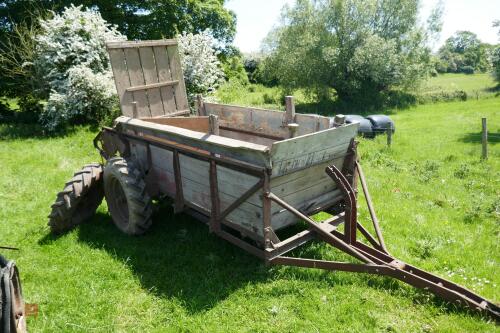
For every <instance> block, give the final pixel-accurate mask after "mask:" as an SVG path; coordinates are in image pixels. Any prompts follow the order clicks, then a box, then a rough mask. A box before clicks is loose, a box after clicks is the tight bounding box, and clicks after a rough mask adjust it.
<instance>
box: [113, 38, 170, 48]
mask: <svg viewBox="0 0 500 333" xmlns="http://www.w3.org/2000/svg"><path fill="white" fill-rule="evenodd" d="M168 45H177V41H176V40H175V39H161V40H138V41H120V42H107V43H106V48H107V49H108V50H109V49H125V48H131V47H133V48H138V47H143V46H168Z"/></svg>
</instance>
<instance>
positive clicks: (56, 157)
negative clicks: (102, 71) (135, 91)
mask: <svg viewBox="0 0 500 333" xmlns="http://www.w3.org/2000/svg"><path fill="white" fill-rule="evenodd" d="M245 98H248V97H245ZM245 101H246V100H245ZM248 102H251V103H253V102H255V101H252V100H248ZM241 104H246V103H241ZM255 104H258V103H255ZM482 116H486V117H488V121H489V124H490V125H489V127H490V132H491V133H492V135H491V138H490V139H491V141H492V142H491V144H490V158H489V160H488V161H485V162H482V161H480V152H481V144H480V136H479V133H480V119H481V117H482ZM393 119H394V120H395V123H396V134H395V136H394V141H393V146H392V148H390V149H388V148H387V147H386V145H385V137H383V136H381V137H378V138H377V139H376V140H364V139H361V144H360V148H359V149H360V154H361V158H362V163H363V165H364V168H365V173H366V174H367V178H368V182H369V186H370V188H371V192H372V197H373V200H374V202H375V205H376V208H377V212H378V215H379V218H380V220H381V224H382V228H383V231H384V234H385V238H386V243H387V244H388V247H389V250H390V251H391V252H392V253H393V254H394V255H395V256H397V257H399V258H400V259H402V260H404V261H407V262H409V263H413V264H415V265H417V266H420V267H422V268H424V269H426V270H429V271H431V272H433V273H436V274H438V275H440V276H443V277H446V278H449V279H451V280H452V281H455V282H457V283H460V284H463V285H465V286H466V287H468V288H470V289H472V290H473V291H475V292H478V293H480V294H482V295H484V296H486V297H487V298H489V299H491V300H494V301H497V302H498V301H499V300H500V289H499V288H498V286H499V285H500V275H499V274H498V268H499V265H500V251H499V244H500V243H499V235H500V228H499V227H500V190H499V189H500V149H499V148H500V145H499V142H500V98H490V99H482V100H478V101H475V100H473V101H467V102H454V103H437V104H432V105H420V106H417V107H413V108H410V109H407V110H404V111H401V112H399V113H397V114H395V115H394V116H393ZM37 133H38V130H37V127H36V126H29V125H15V124H11V125H0V167H1V170H2V172H1V173H0V245H6V246H16V247H19V248H20V249H21V250H20V251H18V252H17V251H9V252H7V251H4V252H3V254H5V255H6V256H8V257H9V258H11V259H14V260H16V261H17V264H18V266H19V269H20V272H21V278H22V281H23V289H24V295H25V298H26V301H27V302H31V303H38V304H39V306H40V314H39V316H38V318H30V319H29V322H28V324H29V328H30V331H31V332H66V331H74V332H150V331H153V332H156V331H162V332H163V331H166V332H179V331H184V332H200V331H202V332H222V331H243V332H290V331H294V332H317V331H318V332H320V331H321V332H334V331H347V332H498V331H499V330H498V327H497V326H495V324H493V323H491V322H489V321H488V319H487V318H481V317H479V316H477V315H474V314H471V313H468V312H467V311H465V310H463V309H456V308H454V307H453V306H450V305H449V304H447V303H444V302H442V301H440V300H439V299H437V298H435V297H433V296H432V295H429V294H426V293H424V292H420V291H417V290H416V289H413V288H411V287H409V286H406V285H404V284H402V283H399V282H396V281H394V280H391V279H388V278H381V277H376V276H371V275H364V274H355V273H344V272H335V273H333V272H323V271H316V270H307V269H299V268H290V267H265V266H264V265H263V264H262V263H261V262H260V261H259V260H257V259H256V258H254V257H252V256H250V255H248V254H246V253H245V252H244V251H243V250H240V249H238V248H236V247H234V246H232V245H230V244H228V243H227V242H225V241H224V240H221V239H219V238H217V237H216V236H214V235H211V234H209V233H208V228H207V227H206V226H205V225H203V224H201V223H199V222H197V221H196V220H193V219H192V218H189V217H186V216H183V215H177V216H174V215H173V213H172V210H171V209H170V208H169V206H168V205H165V206H162V207H160V208H159V210H158V212H157V213H155V217H154V223H153V226H152V229H151V230H150V232H148V233H147V234H146V235H145V236H142V237H130V236H126V235H123V234H120V233H119V232H118V230H117V229H116V228H115V227H114V226H113V224H112V222H111V218H110V216H109V215H108V214H107V210H106V206H105V204H103V205H102V206H101V207H100V208H99V210H98V213H97V215H96V216H95V217H94V218H93V219H92V220H91V221H90V222H89V223H88V224H84V225H82V226H80V227H78V228H77V229H75V230H73V231H71V232H69V233H67V234H65V235H63V236H61V237H54V236H52V235H50V233H49V230H48V227H46V223H47V218H46V216H47V215H48V213H49V211H50V205H51V203H52V202H53V200H54V199H55V196H56V193H57V192H58V191H59V190H60V189H62V187H63V184H64V182H65V181H66V180H68V179H69V178H70V177H71V175H72V173H73V172H74V171H76V170H77V169H79V168H80V167H81V166H82V165H83V164H85V163H87V162H92V161H98V160H99V157H98V154H97V153H96V152H95V150H94V149H93V147H92V139H93V137H94V135H95V134H96V133H95V132H94V131H92V130H90V129H88V128H77V129H76V130H75V131H74V132H72V133H69V134H67V135H65V136H60V137H53V138H45V137H41V136H38V134H37ZM361 207H362V209H361V216H360V219H361V221H364V222H365V223H364V224H365V225H367V224H368V223H367V221H368V220H367V218H368V215H367V212H366V209H364V206H363V204H362V202H361ZM301 252H303V253H307V254H308V255H311V256H314V257H323V258H330V259H344V258H345V256H343V255H340V254H338V252H337V251H335V250H333V249H332V248H329V247H328V246H325V245H324V244H320V243H313V244H311V245H309V246H307V247H306V248H305V249H304V250H302V251H301Z"/></svg>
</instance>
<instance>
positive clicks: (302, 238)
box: [94, 128, 500, 321]
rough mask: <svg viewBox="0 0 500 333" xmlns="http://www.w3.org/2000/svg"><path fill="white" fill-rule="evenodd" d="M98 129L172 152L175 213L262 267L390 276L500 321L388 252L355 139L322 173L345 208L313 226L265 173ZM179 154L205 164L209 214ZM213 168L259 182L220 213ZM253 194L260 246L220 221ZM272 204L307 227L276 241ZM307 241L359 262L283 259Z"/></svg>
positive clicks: (459, 290)
mask: <svg viewBox="0 0 500 333" xmlns="http://www.w3.org/2000/svg"><path fill="white" fill-rule="evenodd" d="M103 131H107V132H108V134H109V133H113V134H114V135H117V136H118V137H119V139H120V140H126V142H125V143H126V147H127V146H128V145H129V144H130V141H133V140H137V141H142V142H143V143H145V144H146V145H154V146H158V147H161V148H164V149H167V150H170V151H172V152H173V154H174V177H175V181H176V195H175V198H174V200H175V204H174V206H175V212H179V211H185V212H186V213H188V214H191V215H193V216H195V217H196V218H198V219H201V220H204V221H207V222H208V225H209V229H210V231H211V232H214V233H215V234H216V235H218V236H219V237H221V238H223V239H225V240H227V241H228V242H230V243H232V244H234V245H236V246H238V247H240V248H242V249H244V250H245V251H247V252H249V253H251V254H253V255H255V256H257V257H259V258H261V259H264V261H265V263H266V264H270V265H288V266H297V267H306V268H319V269H325V270H339V271H347V272H359V273H370V274H377V275H384V276H390V277H393V278H396V279H398V280H400V281H403V282H405V283H408V284H410V285H412V286H414V287H417V288H422V289H425V290H428V291H431V292H433V293H435V294H436V295H438V296H440V297H442V298H444V299H446V300H448V301H451V302H453V303H458V304H462V305H466V306H468V307H469V308H471V309H474V310H480V311H482V312H483V313H486V314H488V315H490V316H492V317H493V318H494V319H495V320H497V321H498V320H499V319H500V308H499V307H498V306H497V305H496V304H494V303H492V302H490V301H488V300H486V299H485V298H483V297H481V296H479V295H477V294H475V293H473V292H472V291H470V290H468V289H466V288H464V287H461V286H459V285H457V284H455V283H453V282H450V281H447V280H445V279H443V278H440V277H437V276H435V275H433V274H431V273H428V272H425V271H423V270H420V269H418V268H416V267H414V266H411V265H408V264H406V263H403V262H402V261H400V260H397V259H395V258H394V257H392V256H391V255H390V254H389V253H388V251H387V248H386V245H385V242H384V239H383V236H382V232H381V230H380V226H379V222H378V219H377V216H376V214H375V210H374V208H373V203H372V200H371V197H370V194H369V192H368V187H367V184H366V179H365V177H364V174H363V170H362V168H361V165H360V164H359V162H358V161H357V154H356V142H355V141H352V142H351V145H350V148H349V153H348V155H347V157H346V160H347V161H345V162H344V165H343V167H342V171H340V170H339V169H338V168H336V167H335V166H334V165H331V166H328V167H327V168H326V169H325V172H326V173H327V174H328V175H329V176H330V178H331V179H332V180H333V181H334V182H335V183H336V185H337V187H338V188H339V189H340V191H341V193H342V195H343V202H344V206H345V207H344V211H343V212H341V213H340V214H337V215H334V216H332V217H331V218H328V219H326V220H324V221H322V222H315V221H313V220H312V219H311V218H310V217H309V216H308V214H310V213H311V212H301V211H299V210H297V209H296V208H294V207H293V206H292V205H290V204H288V203H287V202H285V201H284V200H283V199H281V198H279V197H278V196H277V195H275V194H274V193H272V192H271V187H270V178H271V170H270V169H266V168H263V167H259V166H255V165H251V164H248V163H244V162H241V161H237V160H234V159H229V158H225V157H221V156H218V155H215V154H210V153H209V152H202V151H199V150H192V149H188V148H186V147H184V146H179V145H177V144H175V143H173V144H171V143H168V142H164V141H159V140H154V138H150V137H147V138H146V137H143V136H139V135H135V134H130V133H120V132H117V131H116V130H114V129H111V128H104V129H103ZM99 140H101V138H100V136H99V135H98V137H96V139H95V140H94V145H95V146H96V148H97V149H99V151H100V152H101V155H103V157H105V155H107V154H106V152H105V151H104V150H102V149H101V148H100V147H99V146H98V144H97V142H98V141H99ZM103 147H104V146H103ZM148 147H149V146H148ZM128 151H130V150H128ZM179 154H183V155H187V156H190V157H194V158H197V159H200V160H204V161H207V162H209V166H210V169H209V177H210V197H211V209H210V211H209V210H207V209H205V208H203V207H199V206H196V205H193V204H191V203H189V202H187V201H184V198H183V195H182V181H181V170H180V165H179ZM219 165H220V166H224V167H227V168H230V169H233V170H237V171H240V172H245V173H247V174H251V175H254V176H257V177H258V178H259V180H258V181H257V182H256V183H255V184H254V185H253V186H252V187H251V188H250V189H248V190H247V191H246V192H245V193H243V194H242V195H241V196H240V197H239V198H237V199H236V200H235V201H234V202H233V203H231V204H230V205H229V207H227V208H226V209H225V210H224V211H222V212H221V211H220V197H219V191H218V187H219V186H218V181H217V166H219ZM358 178H359V181H360V183H361V186H362V189H363V193H364V197H365V199H366V203H367V206H368V210H369V213H370V217H371V220H372V223H373V227H374V230H375V233H376V236H375V237H374V236H372V235H371V234H370V233H369V232H368V230H367V229H366V228H365V227H364V226H362V225H361V224H360V223H359V221H358V220H357V191H356V186H357V179H358ZM259 191H261V192H262V195H261V199H262V207H263V208H262V223H263V242H262V244H260V246H258V245H257V246H256V245H254V244H252V243H250V242H247V241H245V240H244V239H243V237H238V236H235V234H234V233H232V232H230V230H234V231H241V230H238V227H237V226H236V225H234V224H232V223H231V222H229V221H227V220H226V217H227V216H228V215H229V214H230V213H231V212H232V211H234V209H236V208H237V207H239V206H240V205H241V204H242V203H243V202H245V201H246V200H247V199H248V198H250V197H251V196H252V195H254V194H256V193H258V192H259ZM272 202H275V203H276V204H278V205H279V206H281V207H283V208H284V209H286V210H287V211H289V212H290V213H292V214H293V215H295V216H296V217H297V218H298V219H300V220H303V221H304V222H305V223H306V224H307V226H308V228H307V229H306V230H303V231H301V232H299V233H297V234H295V235H293V236H291V237H289V238H287V239H285V240H282V241H280V240H279V239H278V237H277V236H276V234H275V233H274V230H273V229H272V224H271V205H272ZM336 203H337V200H335V201H333V202H332V203H331V204H330V205H324V206H323V207H322V208H323V209H324V210H327V209H328V208H329V207H331V206H333V205H334V204H336ZM341 223H344V232H343V233H340V232H339V231H337V227H338V226H339V225H340V224H341ZM358 230H359V232H360V233H361V235H363V236H364V238H365V239H366V240H367V241H368V243H370V245H371V247H370V246H368V245H366V244H364V243H362V242H360V241H359V240H358V238H357V231H358ZM313 239H320V240H323V241H325V242H326V243H327V244H329V245H331V246H333V247H335V248H337V249H339V250H341V251H343V252H345V253H347V254H349V255H351V256H353V257H354V258H356V259H357V260H359V261H360V262H361V263H350V262H335V261H326V260H317V259H307V258H298V257H290V256H285V254H286V253H288V252H290V251H291V250H293V249H295V248H297V247H299V246H302V245H304V244H306V243H307V242H309V241H311V240H313Z"/></svg>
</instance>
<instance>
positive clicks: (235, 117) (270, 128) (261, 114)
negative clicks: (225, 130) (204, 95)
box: [203, 103, 289, 138]
mask: <svg viewBox="0 0 500 333" xmlns="http://www.w3.org/2000/svg"><path fill="white" fill-rule="evenodd" d="M203 106H204V107H205V112H206V114H207V115H210V114H214V115H217V116H218V117H219V123H220V126H224V127H229V128H236V129H241V130H244V131H248V132H254V133H259V134H265V135H273V136H275V137H280V138H287V137H288V135H289V132H288V128H286V127H285V126H284V121H285V113H284V112H279V111H271V110H264V109H257V108H249V107H241V106H234V105H225V104H216V103H203Z"/></svg>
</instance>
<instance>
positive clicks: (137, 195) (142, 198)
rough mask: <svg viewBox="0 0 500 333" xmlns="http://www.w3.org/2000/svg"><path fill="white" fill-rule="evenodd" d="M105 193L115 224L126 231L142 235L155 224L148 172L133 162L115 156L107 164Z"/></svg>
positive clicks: (130, 233) (105, 169) (105, 168)
mask: <svg viewBox="0 0 500 333" xmlns="http://www.w3.org/2000/svg"><path fill="white" fill-rule="evenodd" d="M104 194H105V196H106V201H107V202H108V209H109V212H110V213H111V217H112V218H113V222H114V223H115V225H116V226H117V227H118V229H120V230H121V231H123V232H124V233H126V234H129V235H141V234H143V233H144V232H146V230H147V229H148V228H149V227H150V226H151V223H152V220H151V215H152V213H153V209H152V204H151V197H150V196H149V195H148V193H147V191H146V183H145V182H144V175H143V174H142V172H141V171H140V170H139V169H138V168H137V167H135V166H134V164H133V163H132V162H131V161H127V160H125V159H123V158H121V157H113V158H110V159H109V160H108V162H107V163H106V166H105V167H104Z"/></svg>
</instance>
